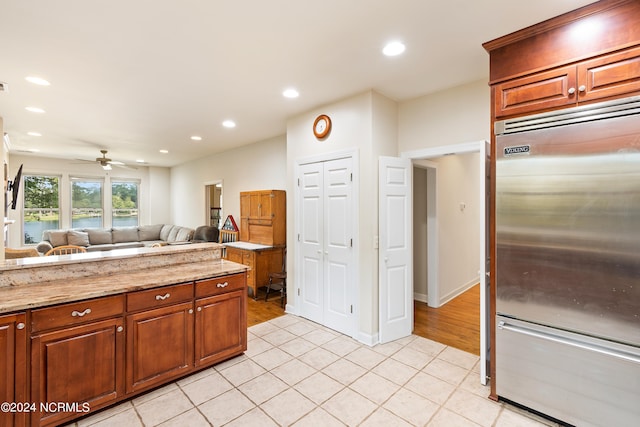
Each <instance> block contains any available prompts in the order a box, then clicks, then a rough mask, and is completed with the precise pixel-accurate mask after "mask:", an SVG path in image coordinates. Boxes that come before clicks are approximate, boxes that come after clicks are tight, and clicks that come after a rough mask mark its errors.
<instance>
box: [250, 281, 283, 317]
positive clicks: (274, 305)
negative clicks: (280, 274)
mask: <svg viewBox="0 0 640 427" xmlns="http://www.w3.org/2000/svg"><path fill="white" fill-rule="evenodd" d="M264 295H265V288H259V289H258V299H257V300H255V301H254V299H253V297H251V296H250V297H249V298H248V301H249V303H248V304H247V305H248V307H247V325H248V326H253V325H257V324H258V323H262V322H266V321H268V320H271V319H275V318H276V317H279V316H282V315H284V309H283V308H282V307H281V306H280V292H269V301H267V302H265V301H264ZM285 303H286V300H285Z"/></svg>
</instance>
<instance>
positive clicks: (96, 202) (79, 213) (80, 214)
mask: <svg viewBox="0 0 640 427" xmlns="http://www.w3.org/2000/svg"><path fill="white" fill-rule="evenodd" d="M102 200H103V198H102V180H98V179H85V178H71V228H101V227H102V218H103V206H102Z"/></svg>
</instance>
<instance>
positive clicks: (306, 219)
mask: <svg viewBox="0 0 640 427" xmlns="http://www.w3.org/2000/svg"><path fill="white" fill-rule="evenodd" d="M323 180H324V168H323V164H322V163H310V164H306V165H301V167H300V199H299V200H300V206H299V209H298V215H299V218H300V250H301V261H300V268H301V270H302V271H301V272H300V280H301V286H300V314H301V315H302V316H303V317H306V318H307V319H309V320H313V321H314V322H318V323H322V319H323V310H324V301H323V300H324V278H323V275H324V268H323V258H324V257H323V251H324V215H323V212H324V182H323Z"/></svg>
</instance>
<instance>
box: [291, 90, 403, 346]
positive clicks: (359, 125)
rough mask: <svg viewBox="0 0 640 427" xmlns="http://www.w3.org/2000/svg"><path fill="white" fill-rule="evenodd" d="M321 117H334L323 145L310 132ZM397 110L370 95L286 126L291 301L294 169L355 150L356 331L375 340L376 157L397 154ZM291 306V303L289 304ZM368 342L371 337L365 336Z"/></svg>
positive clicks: (293, 272) (296, 120)
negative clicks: (311, 161) (356, 194)
mask: <svg viewBox="0 0 640 427" xmlns="http://www.w3.org/2000/svg"><path fill="white" fill-rule="evenodd" d="M319 114H327V115H329V116H330V117H331V121H332V125H333V127H332V131H331V134H330V135H329V137H328V138H326V139H325V140H324V141H318V140H317V139H316V138H315V137H314V135H313V132H312V125H313V121H314V120H315V118H316V117H317V116H318V115H319ZM396 137H397V111H396V104H395V102H393V101H391V100H389V99H388V98H385V97H384V96H382V95H380V94H377V93H375V92H373V91H369V92H366V93H363V94H359V95H356V96H353V97H350V98H347V99H344V100H341V101H337V102H335V103H333V104H330V105H326V106H324V107H322V108H318V109H314V110H312V111H309V112H307V113H305V114H302V115H300V116H297V117H293V118H291V119H290V120H289V121H288V122H287V175H288V180H287V182H288V186H287V192H288V194H289V195H291V197H287V218H288V221H287V239H288V240H287V246H288V249H287V251H288V252H287V253H288V260H289V261H288V266H287V268H288V270H287V274H288V280H287V283H288V285H289V293H288V295H289V303H290V304H292V305H295V303H296V301H295V296H296V294H295V292H293V290H294V289H295V287H296V286H297V283H296V271H295V265H294V262H293V260H295V256H296V253H295V246H296V245H295V243H296V242H295V237H294V236H295V223H294V219H295V206H294V197H292V196H293V194H295V191H296V179H297V177H296V176H295V165H296V163H297V162H299V161H301V160H305V159H309V158H314V157H319V156H323V155H328V154H330V153H336V152H344V151H347V150H356V151H357V152H358V158H359V164H358V165H357V168H358V174H357V176H356V178H355V180H354V185H355V186H357V191H358V209H359V216H358V218H357V230H355V234H356V238H355V243H354V250H356V251H357V254H358V278H359V280H358V284H357V286H358V291H359V294H358V301H357V304H356V313H357V314H358V330H359V331H360V333H362V334H364V335H365V336H373V335H374V334H375V333H377V330H378V323H377V322H378V306H377V304H378V299H377V293H378V271H377V250H374V248H373V242H374V237H375V236H376V235H377V227H378V224H377V212H378V190H377V188H378V187H377V185H378V184H377V183H378V155H380V154H385V155H394V154H396V153H397V145H396ZM289 303H288V304H289ZM363 339H364V340H367V338H363Z"/></svg>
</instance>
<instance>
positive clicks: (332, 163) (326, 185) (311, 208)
mask: <svg viewBox="0 0 640 427" xmlns="http://www.w3.org/2000/svg"><path fill="white" fill-rule="evenodd" d="M352 162H353V160H352V158H350V157H349V158H344V159H337V160H329V161H324V162H317V163H309V164H304V165H301V166H300V168H299V172H300V176H299V178H300V186H299V187H300V197H299V203H300V206H299V210H298V215H300V216H299V224H300V239H299V240H300V253H301V260H300V268H301V282H300V301H301V303H300V315H301V316H303V317H306V318H307V319H309V320H313V321H314V322H317V323H320V324H322V325H325V326H327V327H329V328H332V329H334V330H336V331H339V332H342V333H344V334H347V335H350V336H352V335H353V333H354V328H355V323H354V320H353V319H354V314H353V312H354V309H353V305H354V301H355V298H356V295H355V288H356V287H355V279H354V271H355V270H354V269H355V268H356V266H355V265H354V262H353V260H354V248H353V229H354V228H353V225H354V220H353V216H354V205H353V204H354V201H353V190H352V187H353V182H352Z"/></svg>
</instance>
